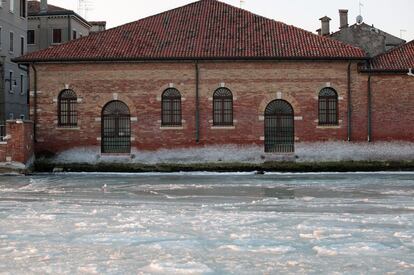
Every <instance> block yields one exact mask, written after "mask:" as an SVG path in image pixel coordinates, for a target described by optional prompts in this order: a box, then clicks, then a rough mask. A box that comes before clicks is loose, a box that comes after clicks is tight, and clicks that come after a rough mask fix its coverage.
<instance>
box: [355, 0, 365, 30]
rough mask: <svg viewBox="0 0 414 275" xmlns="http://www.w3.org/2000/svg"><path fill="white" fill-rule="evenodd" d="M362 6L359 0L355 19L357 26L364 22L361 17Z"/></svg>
mask: <svg viewBox="0 0 414 275" xmlns="http://www.w3.org/2000/svg"><path fill="white" fill-rule="evenodd" d="M363 6H364V4H362V2H361V0H359V15H358V16H357V18H356V21H357V24H358V25H361V24H362V22H364V17H362V7H363Z"/></svg>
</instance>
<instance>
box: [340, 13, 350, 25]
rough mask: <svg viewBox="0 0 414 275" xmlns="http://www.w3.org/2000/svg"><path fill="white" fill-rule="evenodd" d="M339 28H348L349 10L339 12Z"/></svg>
mask: <svg viewBox="0 0 414 275" xmlns="http://www.w3.org/2000/svg"><path fill="white" fill-rule="evenodd" d="M339 22H340V25H339V28H340V29H344V28H348V26H349V25H348V10H339Z"/></svg>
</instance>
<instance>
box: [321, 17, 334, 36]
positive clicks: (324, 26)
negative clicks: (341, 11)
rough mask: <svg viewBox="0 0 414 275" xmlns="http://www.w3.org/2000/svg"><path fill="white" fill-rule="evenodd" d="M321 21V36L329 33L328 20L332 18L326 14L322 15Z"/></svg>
mask: <svg viewBox="0 0 414 275" xmlns="http://www.w3.org/2000/svg"><path fill="white" fill-rule="evenodd" d="M319 20H321V22H322V28H321V35H322V36H326V35H330V34H331V31H330V28H329V21H331V20H332V19H331V18H329V17H328V16H325V17H322V18H321V19H319Z"/></svg>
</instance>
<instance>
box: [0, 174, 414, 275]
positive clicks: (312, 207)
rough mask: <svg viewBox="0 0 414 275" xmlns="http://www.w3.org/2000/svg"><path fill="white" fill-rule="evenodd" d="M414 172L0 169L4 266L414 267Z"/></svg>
mask: <svg viewBox="0 0 414 275" xmlns="http://www.w3.org/2000/svg"><path fill="white" fill-rule="evenodd" d="M413 195H414V173H326V174H317V173H313V174H278V173H272V174H266V175H255V174H253V173H239V174H237V173H235V174H231V173H226V174H215V173H174V174H158V173H148V174H59V175H37V176H30V177H0V273H1V274H3V273H4V274H27V273H29V274H32V273H36V274H47V273H53V274H61V273H62V274H79V273H82V274H95V273H110V274H148V273H154V274H223V273H224V274H228V273H232V274H259V273H260V274H263V273H264V274H272V273H290V274H309V273H311V274H320V273H329V274H334V273H341V274H348V273H351V274H355V273H357V274H384V273H393V272H395V273H397V274H413V273H414V239H413V237H414V200H413Z"/></svg>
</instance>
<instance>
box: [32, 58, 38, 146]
mask: <svg viewBox="0 0 414 275" xmlns="http://www.w3.org/2000/svg"><path fill="white" fill-rule="evenodd" d="M31 65H32V68H33V72H34V78H33V82H34V100H33V107H34V110H33V139H34V142H37V135H36V133H37V70H36V67H35V65H34V63H32V64H31Z"/></svg>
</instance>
